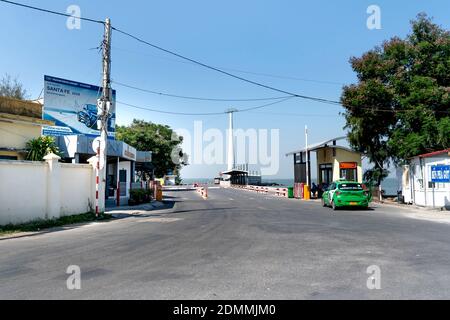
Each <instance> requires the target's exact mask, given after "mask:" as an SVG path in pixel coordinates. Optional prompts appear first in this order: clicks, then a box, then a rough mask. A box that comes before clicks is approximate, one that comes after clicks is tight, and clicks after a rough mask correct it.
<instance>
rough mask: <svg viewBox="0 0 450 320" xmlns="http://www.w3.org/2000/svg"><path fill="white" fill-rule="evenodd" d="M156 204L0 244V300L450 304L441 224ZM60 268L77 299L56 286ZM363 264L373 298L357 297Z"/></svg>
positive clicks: (180, 201)
mask: <svg viewBox="0 0 450 320" xmlns="http://www.w3.org/2000/svg"><path fill="white" fill-rule="evenodd" d="M166 199H167V200H169V201H173V202H174V203H175V205H174V206H173V207H172V208H170V209H164V210H158V211H150V212H147V213H145V214H140V215H132V213H133V211H129V212H125V214H124V215H123V216H124V218H123V219H120V220H115V221H112V222H107V223H98V224H97V223H95V224H90V225H86V226H81V227H80V226H76V227H70V228H67V230H64V231H52V232H48V233H45V234H41V235H37V236H32V237H24V238H19V239H10V240H1V241H0V298H1V299H18V298H24V299H410V298H419V299H431V298H438V299H439V298H447V299H448V298H450V272H449V266H450V224H447V223H437V222H432V221H426V220H419V219H413V218H410V217H408V216H405V213H407V212H406V211H404V209H398V208H395V207H389V206H383V207H379V206H378V207H376V208H375V209H374V210H369V211H364V210H361V211H358V210H340V211H337V212H333V211H332V210H331V209H329V208H322V207H321V206H320V203H317V202H303V201H299V200H293V199H280V198H276V197H272V196H266V195H260V194H255V193H251V192H247V191H238V190H230V189H228V190H224V189H210V191H209V199H208V200H203V199H202V198H201V197H200V196H199V195H198V194H197V193H195V192H194V191H174V192H169V193H166ZM429 214H432V213H429ZM71 265H76V266H79V267H80V270H81V289H80V290H69V289H68V287H67V279H68V277H69V274H67V273H66V271H67V268H68V267H69V266H71ZM370 266H375V267H372V268H375V269H370V270H372V271H373V270H377V269H376V268H379V270H380V275H379V278H378V274H373V275H375V276H377V278H376V279H371V280H369V284H372V285H373V284H374V283H378V282H376V281H375V280H380V282H379V284H380V286H381V288H380V289H368V286H367V283H368V278H369V277H370V276H371V275H372V274H368V273H367V268H368V267H370ZM372 288H373V287H372Z"/></svg>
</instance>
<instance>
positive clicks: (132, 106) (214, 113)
mask: <svg viewBox="0 0 450 320" xmlns="http://www.w3.org/2000/svg"><path fill="white" fill-rule="evenodd" d="M116 103H118V104H121V105H124V106H127V107H131V108H135V109H140V110H146V111H151V112H156V113H164V114H171V115H180V116H213V115H219V114H225V112H205V113H189V112H174V111H164V110H159V109H153V108H148V107H141V106H137V105H134V104H131V103H126V102H122V101H116Z"/></svg>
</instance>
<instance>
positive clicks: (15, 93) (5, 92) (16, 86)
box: [0, 74, 27, 100]
mask: <svg viewBox="0 0 450 320" xmlns="http://www.w3.org/2000/svg"><path fill="white" fill-rule="evenodd" d="M0 97H8V98H14V99H18V100H25V99H26V97H27V91H26V90H25V89H24V88H23V85H22V84H21V83H20V82H19V81H18V80H17V79H13V78H12V77H11V76H10V75H9V74H5V75H4V76H3V78H2V79H1V80H0Z"/></svg>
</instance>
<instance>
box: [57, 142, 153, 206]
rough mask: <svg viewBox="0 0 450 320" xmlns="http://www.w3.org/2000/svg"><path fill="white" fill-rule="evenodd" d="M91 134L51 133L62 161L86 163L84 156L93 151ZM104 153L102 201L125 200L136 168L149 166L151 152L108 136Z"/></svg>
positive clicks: (132, 183) (93, 152)
mask: <svg viewBox="0 0 450 320" xmlns="http://www.w3.org/2000/svg"><path fill="white" fill-rule="evenodd" d="M95 138H96V137H94V136H87V135H67V136H57V137H55V139H56V143H57V145H58V147H59V149H60V151H61V153H62V161H64V162H70V163H87V162H88V159H89V158H91V157H92V156H95V154H96V153H95V151H94V149H93V142H94V139H95ZM106 155H107V166H106V195H105V197H106V204H107V205H108V206H109V205H123V204H126V203H127V201H128V199H129V198H130V190H131V189H132V188H133V186H136V185H135V183H136V182H140V181H138V180H140V179H141V177H137V176H136V172H141V171H143V170H145V169H146V167H148V166H151V167H152V165H151V161H152V152H151V151H137V150H136V149H135V148H133V147H131V146H130V145H128V144H126V143H125V142H123V141H119V140H114V139H108V144H107V150H106ZM151 169H152V168H151ZM150 178H152V177H150Z"/></svg>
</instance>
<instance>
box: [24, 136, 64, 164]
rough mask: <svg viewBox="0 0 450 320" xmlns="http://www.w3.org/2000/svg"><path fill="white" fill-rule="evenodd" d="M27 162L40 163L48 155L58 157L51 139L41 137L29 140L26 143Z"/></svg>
mask: <svg viewBox="0 0 450 320" xmlns="http://www.w3.org/2000/svg"><path fill="white" fill-rule="evenodd" d="M26 147H27V150H28V154H27V160H31V161H42V160H44V157H45V156H46V155H48V154H49V153H54V154H56V155H60V152H59V148H58V147H57V146H56V143H55V139H54V138H53V137H48V136H41V137H39V138H36V139H31V140H30V141H28V142H27V146H26Z"/></svg>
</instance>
